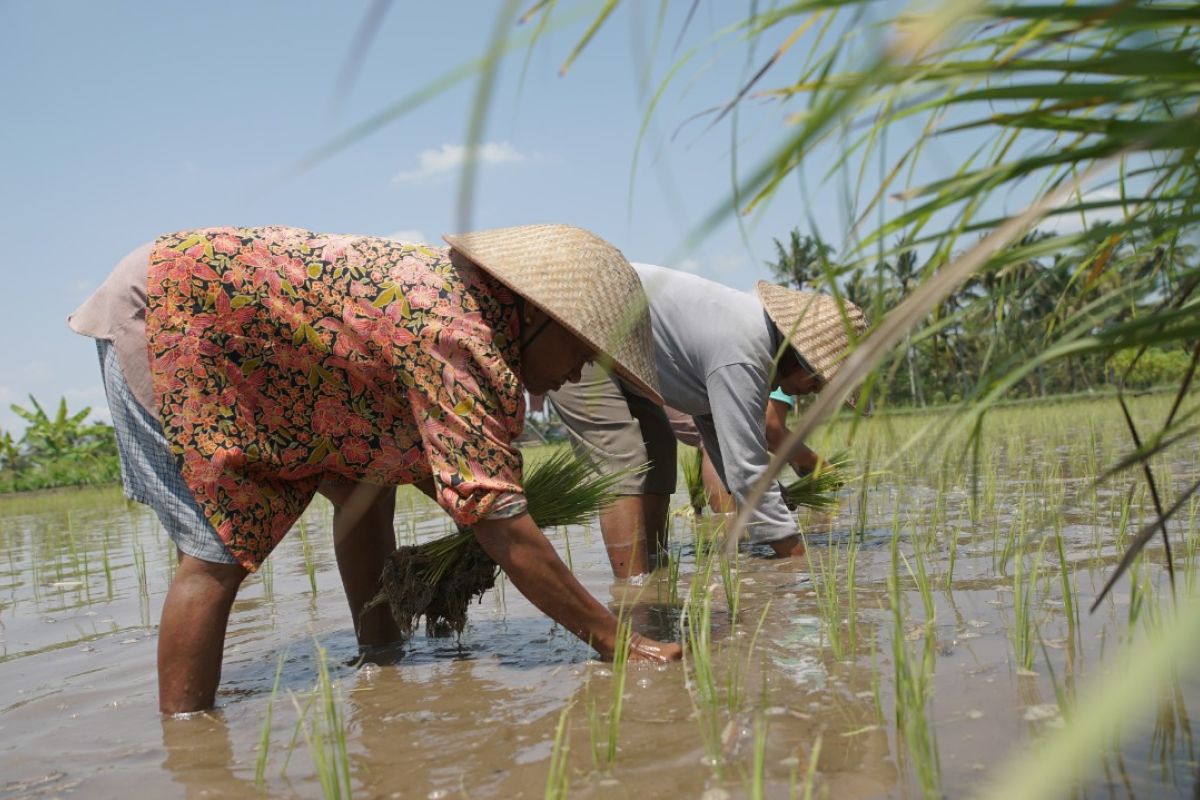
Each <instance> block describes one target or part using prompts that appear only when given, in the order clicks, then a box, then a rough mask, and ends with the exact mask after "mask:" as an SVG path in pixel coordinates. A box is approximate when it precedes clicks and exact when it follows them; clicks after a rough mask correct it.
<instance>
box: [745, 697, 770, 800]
mask: <svg viewBox="0 0 1200 800" xmlns="http://www.w3.org/2000/svg"><path fill="white" fill-rule="evenodd" d="M766 767H767V715H766V714H764V713H762V711H759V712H758V713H757V714H755V716H754V752H753V754H752V756H751V766H750V781H749V783H750V786H749V791H748V792H747V793H748V794H749V796H750V798H751V800H763V798H765V797H766V785H765V784H766V780H765V778H766Z"/></svg>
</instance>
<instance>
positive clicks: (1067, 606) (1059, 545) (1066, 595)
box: [1054, 520, 1078, 638]
mask: <svg viewBox="0 0 1200 800" xmlns="http://www.w3.org/2000/svg"><path fill="white" fill-rule="evenodd" d="M1054 547H1055V548H1056V550H1057V551H1058V565H1059V571H1058V576H1059V581H1060V586H1059V589H1060V593H1061V594H1062V601H1063V613H1064V614H1065V615H1066V617H1067V628H1068V629H1069V630H1070V631H1071V635H1072V638H1074V632H1075V628H1076V622H1077V616H1076V615H1077V614H1078V602H1077V601H1076V599H1075V590H1074V587H1073V586H1072V584H1071V562H1070V561H1068V560H1067V553H1066V547H1065V546H1064V545H1063V533H1062V524H1061V520H1060V521H1059V523H1058V524H1056V525H1055V526H1054Z"/></svg>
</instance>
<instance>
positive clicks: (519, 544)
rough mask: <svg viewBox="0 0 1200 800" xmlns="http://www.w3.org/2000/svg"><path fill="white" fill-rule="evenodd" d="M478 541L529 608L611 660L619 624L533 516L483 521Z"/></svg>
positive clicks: (476, 533) (476, 532)
mask: <svg viewBox="0 0 1200 800" xmlns="http://www.w3.org/2000/svg"><path fill="white" fill-rule="evenodd" d="M474 529H475V538H476V539H478V540H479V544H480V546H481V547H482V548H483V550H484V552H486V553H487V554H488V555H489V556H490V557H491V558H492V560H493V561H495V562H496V563H497V564H499V565H500V568H501V569H502V570H504V573H505V574H506V575H508V577H509V579H510V580H511V581H512V582H513V585H514V586H516V587H517V590H518V591H519V592H520V593H521V594H523V595H524V596H525V597H526V598H527V599H528V600H529V602H531V603H533V604H534V605H535V606H537V607H538V608H539V609H540V610H541V611H542V612H544V613H545V614H546V615H547V616H549V617H550V618H551V619H553V620H554V621H555V622H557V623H558V624H560V625H562V626H563V627H565V628H567V629H568V630H569V631H571V632H572V633H574V634H575V635H576V636H578V637H579V638H580V639H583V640H584V641H585V642H589V643H590V644H591V646H592V647H594V648H596V650H597V651H599V652H600V654H601V655H602V656H604V657H606V658H608V657H611V656H612V654H613V650H614V649H615V646H616V632H617V618H616V617H614V616H613V615H612V612H610V611H609V610H608V609H607V608H605V607H604V606H603V605H602V604H601V603H600V602H599V601H598V600H596V598H594V597H592V596H591V595H590V594H588V591H587V589H585V588H583V584H581V583H580V582H579V581H578V580H577V579H576V578H575V576H574V575H573V574H572V573H571V571H570V570H569V569H567V565H566V564H564V563H563V562H562V559H560V558H559V557H558V553H556V552H555V550H554V548H553V547H552V546H551V544H550V542H549V540H547V539H546V536H545V534H543V533H542V531H541V529H540V528H538V526H537V525H536V524H535V523H534V521H533V518H532V517H530V516H529V515H528V514H522V515H521V516H519V517H513V518H511V519H498V520H481V521H480V522H477V523H476V524H475V525H474Z"/></svg>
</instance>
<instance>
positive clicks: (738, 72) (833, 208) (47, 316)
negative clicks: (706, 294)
mask: <svg viewBox="0 0 1200 800" xmlns="http://www.w3.org/2000/svg"><path fill="white" fill-rule="evenodd" d="M630 5H633V6H636V7H637V8H641V9H644V10H645V11H646V12H647V14H652V13H654V10H655V9H656V8H657V5H658V4H656V3H655V4H649V3H642V4H624V5H623V6H622V7H621V8H620V9H619V10H618V12H617V13H616V14H614V16H613V18H612V19H611V20H609V22H608V23H607V25H606V26H605V28H604V29H602V30H601V31H600V33H599V35H598V36H597V37H596V39H595V40H593V42H592V43H591V44H590V45H589V46H588V48H587V49H586V51H585V52H584V53H583V55H582V57H581V58H580V59H579V60H578V61H577V62H576V63H575V64H574V66H573V67H572V68H571V70H570V72H569V74H568V75H567V76H566V77H560V76H559V74H558V68H559V66H560V65H561V64H562V63H563V61H564V59H565V58H566V56H567V54H568V53H569V52H570V50H571V47H572V46H573V45H574V43H575V41H576V40H577V39H578V37H579V35H580V34H581V32H582V30H583V25H582V24H581V23H575V24H572V25H569V26H567V27H565V28H564V29H563V30H560V31H557V32H555V33H554V34H552V35H551V36H549V37H548V38H546V39H545V40H544V41H543V42H541V43H539V45H538V46H537V48H536V49H535V50H534V51H533V52H532V54H531V55H530V57H529V59H528V63H527V64H526V63H525V55H524V53H520V54H518V55H516V56H515V57H510V58H509V59H508V60H506V61H505V62H504V63H503V66H502V70H501V73H500V78H499V82H498V84H497V91H496V93H495V96H494V99H493V106H492V110H491V113H490V115H489V117H488V120H487V127H486V132H485V135H484V137H483V138H484V141H485V143H486V144H485V146H484V148H483V151H482V159H483V162H484V163H483V166H482V168H481V173H480V178H479V182H478V191H477V194H476V199H475V203H474V207H473V216H472V220H471V226H472V227H473V228H488V227H497V226H503V225H514V224H522V223H533V222H567V223H572V224H576V225H581V226H584V227H587V228H590V229H592V230H594V231H596V232H597V233H599V234H600V235H602V236H604V237H605V238H607V239H609V240H610V241H612V242H613V243H614V244H616V245H617V246H618V247H620V248H621V249H622V250H623V251H624V252H625V254H626V255H627V256H628V257H629V258H630V260H633V261H644V262H651V263H659V264H663V265H664V266H670V267H675V268H680V269H687V270H689V271H693V272H697V273H699V274H702V275H705V276H706V277H712V278H716V279H718V280H722V281H723V282H725V283H728V284H730V285H732V286H735V287H738V288H749V287H751V286H752V285H753V282H754V281H755V280H756V279H758V278H766V277H769V270H768V269H767V267H766V266H764V264H763V260H764V259H767V258H769V257H770V256H771V255H772V254H773V248H772V246H771V240H772V238H774V237H779V238H784V237H786V235H787V233H788V231H789V230H790V229H791V228H792V227H793V226H795V225H801V226H802V227H807V226H808V221H809V220H810V219H811V220H813V221H815V223H816V224H817V225H818V226H819V227H820V229H821V230H822V232H823V234H824V235H825V236H826V238H828V239H830V240H831V241H834V242H837V241H838V238H839V237H840V236H841V235H842V232H843V230H844V226H843V223H842V215H841V214H839V211H838V208H839V201H838V199H837V191H836V189H835V188H834V187H827V188H823V189H822V188H820V187H817V186H812V187H810V189H809V194H808V195H805V194H804V193H802V192H801V191H800V189H799V182H798V181H797V180H790V181H789V182H787V183H786V184H785V186H784V187H783V189H782V190H781V191H780V193H779V194H778V196H777V197H776V198H775V199H774V201H773V202H772V203H771V205H770V206H769V207H768V208H767V209H766V210H765V211H763V212H762V213H760V214H758V215H756V216H755V217H754V218H753V219H752V220H749V221H747V224H748V225H749V226H750V228H749V230H748V234H747V236H746V240H745V241H744V240H743V237H742V234H741V233H740V232H739V230H738V228H737V226H736V224H734V222H733V219H732V217H731V218H730V221H729V222H727V223H726V224H724V225H722V226H719V227H717V228H715V229H714V230H712V231H710V232H709V233H708V236H707V238H706V239H705V240H704V242H703V243H702V244H701V245H700V246H699V247H697V248H695V249H693V250H691V251H687V252H685V251H684V249H683V244H684V240H685V237H686V234H688V233H689V232H690V231H691V230H692V229H693V228H694V227H695V226H696V225H697V224H698V223H699V222H700V220H701V219H702V218H704V216H705V215H706V214H707V213H708V212H709V211H711V210H712V209H713V207H714V205H715V204H716V203H717V202H719V201H720V200H721V199H722V198H724V197H726V196H727V195H728V192H729V186H730V169H731V166H730V153H731V130H730V127H729V125H728V124H721V125H718V126H715V127H712V128H711V129H708V127H707V122H706V121H704V120H700V121H693V122H686V120H688V119H689V118H690V117H692V116H693V115H694V114H697V113H698V112H702V111H704V110H706V109H709V108H711V107H713V106H715V105H717V104H719V103H721V102H722V101H724V100H726V99H728V98H729V97H731V96H732V95H733V93H734V92H735V90H736V88H737V87H738V86H739V85H740V83H741V82H742V81H744V79H745V76H746V75H747V74H748V71H752V70H753V69H755V68H757V67H758V66H759V65H760V64H761V63H762V62H763V60H765V58H766V56H767V55H768V53H767V51H765V50H763V51H761V52H759V53H756V54H754V56H753V57H752V58H748V57H747V54H746V53H745V52H744V51H740V50H738V49H736V48H733V49H728V50H725V51H720V52H718V51H716V50H706V49H702V51H701V54H700V56H699V57H698V58H697V59H696V61H695V63H696V64H697V65H704V64H708V65H709V66H708V71H707V72H705V73H704V77H703V78H702V79H701V80H698V81H694V82H692V81H690V80H688V79H687V78H686V77H685V78H684V79H683V80H681V81H680V82H679V83H678V84H677V88H676V89H674V90H672V91H670V92H668V93H667V94H666V96H665V99H664V101H663V102H662V104H661V106H660V107H659V109H658V111H657V112H656V115H655V117H654V121H655V124H654V125H652V127H651V130H650V134H649V136H648V137H647V140H646V144H645V146H644V147H643V149H642V151H641V157H640V161H639V170H638V173H637V178H636V181H635V182H634V184H633V191H632V200H633V202H632V206H631V204H630V202H629V201H630V175H631V165H632V164H633V158H634V152H635V143H636V141H637V135H638V131H639V128H640V126H641V124H642V118H643V111H644V108H645V99H644V98H645V95H644V92H640V91H639V89H638V75H639V70H638V68H637V64H638V62H639V57H638V55H637V53H638V50H637V48H636V46H635V42H636V41H638V40H639V39H642V40H645V39H646V38H647V37H648V35H649V34H648V31H649V30H650V29H651V27H652V24H653V19H652V17H651V16H649V15H647V16H645V17H642V16H639V12H638V11H636V10H631V9H630V8H629V6H630ZM689 5H690V3H679V4H676V6H677V7H672V8H671V11H670V16H669V18H668V20H667V23H666V26H665V34H664V40H663V43H662V44H661V45H660V48H659V51H658V56H657V60H656V67H655V69H654V70H653V72H652V74H653V75H654V76H656V79H658V78H661V76H662V75H663V74H664V73H665V70H666V67H667V66H668V65H669V64H670V62H671V61H672V60H673V59H674V58H676V57H677V56H678V54H679V53H681V52H685V51H686V49H687V48H688V47H690V46H691V45H693V44H695V43H699V42H702V41H704V40H705V39H706V37H708V36H709V35H711V34H712V33H714V32H715V31H716V30H718V29H719V28H720V27H721V26H723V25H725V24H727V23H728V22H729V21H730V20H731V19H734V18H736V16H737V15H738V14H742V13H745V10H746V9H745V8H744V7H743V5H742V4H740V3H716V2H708V3H702V4H701V5H700V6H699V10H698V12H697V14H696V17H695V18H694V20H693V21H692V23H691V26H690V28H689V29H688V35H687V43H686V44H685V45H684V46H683V48H682V49H681V50H679V51H676V50H674V49H673V44H674V40H675V37H676V36H677V34H678V32H679V30H680V28H681V25H682V17H683V14H684V13H685V12H686V10H687V7H688V6H689ZM499 6H500V4H499V3H494V4H493V3H466V2H446V3H428V2H425V3H413V2H403V1H401V0H397V2H395V3H393V5H392V8H391V9H390V12H389V13H388V15H387V17H386V18H385V20H384V22H383V24H382V26H381V27H380V28H379V29H378V32H377V35H376V37H375V41H374V44H373V46H372V47H371V48H370V50H369V51H368V52H367V54H366V57H365V60H364V61H363V63H362V65H361V70H360V72H359V74H358V79H357V82H356V83H355V84H354V86H353V89H352V90H351V92H350V94H349V95H348V97H346V98H345V101H344V102H343V103H342V104H341V105H340V107H335V106H336V104H335V103H334V96H335V86H336V85H337V80H338V75H339V72H340V71H341V69H342V67H343V65H344V63H345V61H346V58H347V54H348V53H349V51H350V49H351V45H352V42H353V41H354V38H355V33H356V30H357V29H358V27H359V25H360V24H361V22H362V19H363V15H364V12H365V11H366V9H367V8H368V4H367V3H366V2H341V3H318V2H283V1H282V0H253V1H251V0H239V1H238V2H229V1H219V2H204V3H195V2H190V3H184V2H176V1H175V0H154V1H153V2H149V1H147V2H133V1H132V0H114V1H113V2H105V3H90V2H65V1H64V0H38V1H37V2H8V3H0V25H2V26H3V29H4V30H5V31H6V33H7V39H8V41H7V43H6V47H5V48H3V49H2V50H0V74H3V75H4V78H3V82H2V83H0V100H2V102H3V108H4V110H5V117H6V123H5V147H4V148H3V154H2V155H0V219H3V237H4V241H5V243H6V248H5V250H6V253H7V254H8V258H7V259H6V263H5V266H4V275H5V277H6V286H5V291H3V292H0V319H2V320H3V323H2V324H3V326H4V327H3V339H4V341H5V342H6V343H7V346H6V348H5V351H4V356H3V359H0V429H6V428H12V427H19V422H18V420H17V418H16V417H15V415H13V414H12V413H11V412H10V411H9V404H10V403H13V402H17V403H22V404H24V403H25V398H26V396H27V395H28V394H31V393H32V394H33V395H35V396H36V397H37V398H38V399H39V400H41V401H42V402H43V403H55V402H57V400H58V398H59V397H60V396H66V397H67V399H68V403H69V404H70V406H71V407H72V408H78V407H80V406H82V405H92V406H93V407H94V408H96V410H97V411H98V412H100V415H101V416H104V414H103V409H104V401H103V392H102V389H101V387H100V383H99V375H98V371H97V368H96V363H95V352H94V349H93V347H92V345H91V343H90V342H88V341H87V340H85V339H83V338H81V337H78V336H76V335H74V334H72V333H71V332H70V331H69V330H68V329H67V327H66V325H65V318H66V316H67V314H68V313H69V312H70V311H71V310H72V309H74V308H75V307H76V306H77V305H78V304H79V303H80V302H82V301H83V300H84V299H85V298H86V297H87V295H88V294H89V293H90V292H91V291H92V290H93V289H94V288H95V287H96V286H97V285H99V283H100V282H101V281H102V280H103V279H104V277H105V276H106V275H107V274H108V272H109V270H110V269H111V268H112V266H113V265H114V264H115V263H116V262H117V261H118V260H119V259H120V258H121V256H123V255H124V254H125V253H126V252H128V251H129V250H131V249H133V248H134V247H136V246H137V245H139V244H141V243H143V242H145V241H149V240H151V239H153V238H154V237H155V236H157V235H158V234H160V233H164V232H167V231H172V230H178V229H182V228H189V227H201V226H208V225H264V224H286V225H295V226H300V227H306V228H310V229H313V230H317V231H330V232H344V233H363V234H373V235H399V236H400V237H402V238H424V239H425V240H427V241H433V242H440V236H441V234H442V233H446V232H451V231H454V230H455V229H456V227H457V206H456V198H457V188H458V183H457V181H458V166H459V164H460V162H461V155H462V146H463V144H464V141H465V140H466V131H467V125H468V118H469V115H470V109H471V104H472V97H473V95H474V92H475V81H474V80H469V81H467V82H464V83H462V84H460V85H458V86H455V87H453V88H451V89H449V90H447V91H445V92H443V93H441V94H440V95H438V96H437V97H436V98H434V99H432V100H431V101H429V102H428V103H426V104H424V105H422V106H421V107H419V108H417V109H416V110H414V111H412V112H411V113H409V114H408V115H406V116H404V117H402V118H400V119H399V120H397V121H395V122H393V123H391V124H389V125H388V126H386V127H384V128H383V129H381V130H379V131H377V132H375V133H374V134H372V135H370V136H368V137H366V138H364V139H362V140H361V141H358V142H357V143H355V144H353V145H352V146H351V147H349V148H347V149H346V150H344V151H342V152H340V153H338V154H336V155H335V156H333V157H331V158H329V159H328V160H326V161H323V162H322V163H320V164H319V165H317V166H316V167H314V168H312V169H310V170H308V171H305V172H303V173H302V174H299V175H293V176H290V177H286V178H283V177H281V175H282V174H283V173H284V172H285V171H286V170H287V168H288V167H289V166H291V165H294V164H296V163H297V162H298V161H299V160H300V159H301V158H303V157H304V156H305V155H306V154H308V153H310V152H312V151H313V150H314V148H316V147H318V146H320V145H322V144H323V143H326V142H328V141H330V140H331V139H332V138H333V137H335V136H336V135H337V134H339V133H340V132H342V131H344V130H346V129H347V128H349V127H350V126H352V125H353V124H354V123H357V122H359V121H361V120H362V119H364V118H366V117H368V116H369V115H371V114H373V113H375V112H377V111H379V110H380V109H382V108H384V107H386V106H387V105H388V104H390V103H392V102H395V101H396V100H398V99H400V98H402V97H405V96H407V95H408V94H409V93H411V92H413V91H415V90H417V89H419V88H421V87H423V86H426V85H428V84H429V83H430V82H431V81H433V80H434V79H435V78H436V77H438V76H439V75H442V74H444V73H447V72H448V71H449V70H451V69H452V68H454V67H456V66H458V65H460V64H463V63H466V62H468V61H470V60H471V59H473V58H475V57H477V56H478V55H480V54H481V53H482V52H484V50H485V48H486V43H487V41H488V38H489V35H490V33H491V28H492V25H493V22H494V14H495V13H496V10H497V9H498V8H499ZM885 6H886V4H885ZM885 10H886V8H885ZM720 13H729V14H730V15H731V16H730V17H729V18H727V19H722V18H718V17H717V15H719V14H720ZM789 32H790V31H788V30H783V31H780V32H779V34H778V36H775V37H771V36H768V37H766V38H765V39H764V45H765V46H774V45H775V44H777V43H778V41H780V40H782V39H783V38H784V37H785V36H786V35H787V33H789ZM803 46H804V42H803V41H802V42H801V43H800V45H799V46H798V50H802V48H803ZM714 59H716V60H714ZM523 69H524V70H525V72H524V78H523V80H522V70H523ZM689 74H690V73H689ZM750 107H751V109H752V111H750V112H749V113H747V114H746V115H744V116H743V117H742V118H741V120H740V127H739V129H738V136H739V142H740V146H739V149H738V152H739V156H738V158H739V160H740V163H741V165H742V166H743V167H745V166H747V165H749V164H751V163H753V161H754V160H755V159H756V157H759V156H761V155H762V154H764V153H765V152H767V151H768V150H769V147H770V145H771V143H772V142H774V141H775V140H776V137H777V136H778V134H779V133H780V131H782V130H783V122H782V120H783V119H784V116H785V114H786V113H787V112H788V111H791V110H795V109H794V107H793V108H781V107H778V106H773V105H764V104H761V103H754V104H751V106H750ZM672 134H676V135H674V137H673V138H672ZM940 157H941V158H942V159H943V160H944V162H945V163H944V166H951V165H953V163H954V155H953V149H951V150H950V151H946V152H942V153H941V154H940ZM829 158H830V154H829V153H828V152H826V153H825V154H823V155H822V154H821V153H820V152H818V153H815V154H814V155H813V156H812V160H813V161H814V163H815V164H816V165H818V166H823V165H824V164H827V163H828V161H829ZM935 167H936V164H935ZM809 177H810V178H811V177H814V175H810V176H809ZM806 196H808V197H811V198H815V200H814V201H813V202H811V203H810V202H806V201H805V199H804V198H805V197H806Z"/></svg>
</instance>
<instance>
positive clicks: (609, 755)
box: [604, 614, 633, 765]
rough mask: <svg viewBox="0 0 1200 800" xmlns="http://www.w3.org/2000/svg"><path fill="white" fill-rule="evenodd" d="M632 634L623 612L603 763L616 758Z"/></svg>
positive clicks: (609, 762) (613, 669)
mask: <svg viewBox="0 0 1200 800" xmlns="http://www.w3.org/2000/svg"><path fill="white" fill-rule="evenodd" d="M632 635H633V628H632V627H631V624H630V621H629V619H628V618H626V617H625V616H624V615H623V614H622V616H621V619H619V620H618V621H617V643H616V652H615V653H614V654H613V661H612V676H613V680H612V699H611V700H610V701H609V705H608V738H607V741H606V747H605V750H604V763H605V764H610V765H611V764H612V763H613V762H614V761H616V760H617V741H618V739H619V738H620V732H621V712H622V710H623V709H624V707H625V679H626V677H627V676H628V674H629V642H630V638H631V637H632Z"/></svg>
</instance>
